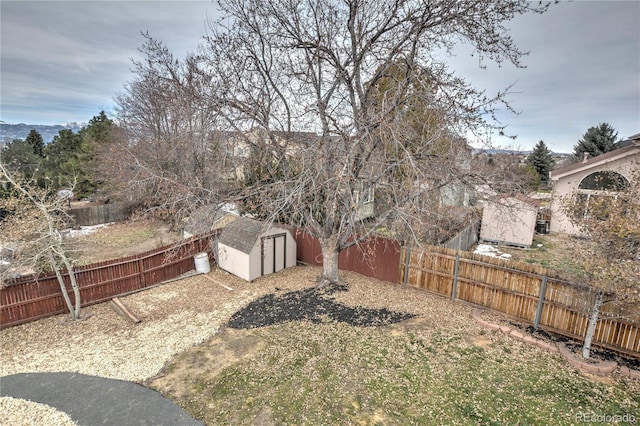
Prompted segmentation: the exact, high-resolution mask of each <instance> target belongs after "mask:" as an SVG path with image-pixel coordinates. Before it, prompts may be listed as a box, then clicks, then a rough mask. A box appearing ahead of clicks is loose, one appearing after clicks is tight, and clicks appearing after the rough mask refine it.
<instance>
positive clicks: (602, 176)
mask: <svg viewBox="0 0 640 426" xmlns="http://www.w3.org/2000/svg"><path fill="white" fill-rule="evenodd" d="M639 173H640V133H638V134H636V135H633V136H631V137H630V138H629V139H628V141H625V144H623V147H622V148H619V149H616V150H614V151H610V152H607V153H605V154H602V155H599V156H597V157H593V158H585V159H584V160H583V161H582V162H581V163H577V164H571V165H569V166H566V167H562V168H559V169H555V170H552V171H551V173H550V174H549V175H550V177H551V182H552V184H553V191H552V197H551V225H550V230H551V232H563V233H567V234H574V235H576V234H580V231H579V230H578V228H577V227H575V226H574V225H573V224H572V223H571V221H570V220H569V218H568V217H567V216H566V215H565V213H564V212H563V205H564V203H566V202H568V200H569V199H570V197H572V196H573V195H576V194H577V195H579V196H582V197H586V199H587V203H588V200H589V198H591V197H601V196H607V197H611V196H615V194H616V192H617V191H619V190H620V189H622V188H624V187H625V186H626V185H628V184H629V182H631V180H632V179H633V178H634V177H635V178H636V179H637V178H639V176H638V174H639Z"/></svg>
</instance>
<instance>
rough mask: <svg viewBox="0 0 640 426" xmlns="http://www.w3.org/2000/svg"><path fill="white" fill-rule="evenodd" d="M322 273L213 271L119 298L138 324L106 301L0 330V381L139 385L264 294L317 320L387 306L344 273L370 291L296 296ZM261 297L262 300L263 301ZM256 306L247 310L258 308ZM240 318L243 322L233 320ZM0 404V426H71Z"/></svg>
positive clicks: (34, 408) (56, 415)
mask: <svg viewBox="0 0 640 426" xmlns="http://www.w3.org/2000/svg"><path fill="white" fill-rule="evenodd" d="M320 273H321V270H320V268H317V267H297V268H291V269H288V270H285V271H281V272H280V273H278V274H275V275H271V276H268V277H263V278H261V279H258V280H256V281H255V282H253V283H247V282H245V281H243V280H241V279H239V278H237V277H235V276H233V275H230V274H228V273H226V272H224V271H222V270H220V269H216V268H214V269H213V270H212V271H211V273H209V274H208V275H206V276H203V275H197V276H193V277H189V278H185V279H181V280H177V281H174V282H171V283H166V284H163V285H160V286H158V287H155V288H152V289H149V290H145V291H142V292H139V293H135V294H132V295H129V296H126V297H122V298H121V300H122V301H123V302H124V303H125V305H126V306H127V307H128V308H129V310H130V311H131V312H132V313H133V314H134V315H135V316H137V317H138V318H140V319H141V320H142V322H140V323H138V324H134V323H132V322H130V321H128V320H126V319H124V318H123V317H121V316H119V315H118V314H117V313H116V312H115V311H114V310H113V309H112V308H111V305H110V303H102V304H99V305H93V306H89V307H86V308H84V309H83V311H82V319H81V320H80V321H71V320H70V319H69V318H68V316H67V315H58V316H55V317H50V318H45V319H42V320H38V321H34V322H31V323H28V324H23V325H19V326H15V327H10V328H8V329H5V330H2V331H0V359H2V363H1V364H0V376H6V375H10V374H17V373H27V372H38V373H42V372H77V373H82V374H87V375H94V376H101V377H106V378H112V379H119V380H127V381H132V382H137V383H141V382H143V381H144V380H147V379H149V378H152V377H155V376H156V375H157V374H158V373H159V372H160V371H161V370H162V369H163V367H164V366H165V365H166V364H167V363H168V362H169V361H170V360H171V358H172V357H173V356H174V355H176V354H179V353H181V352H183V351H185V350H186V349H188V348H190V347H192V346H194V345H197V344H199V343H202V342H203V341H206V340H208V339H210V338H211V337H212V336H214V335H215V334H216V333H217V332H218V331H219V329H220V328H221V327H222V326H223V325H224V324H226V323H227V322H228V321H229V320H230V318H231V317H232V316H233V315H234V313H237V312H239V311H241V310H242V308H244V307H247V306H248V305H249V304H250V303H251V302H252V301H255V303H262V306H264V303H265V302H267V303H268V302H269V300H270V299H269V298H270V297H272V296H267V295H270V294H272V293H275V294H280V295H282V294H283V293H284V295H283V296H279V297H278V298H277V299H278V300H279V301H280V302H281V303H282V302H287V301H289V302H291V301H292V300H293V299H299V298H300V297H302V298H303V300H305V301H306V302H307V304H308V305H309V306H312V305H314V304H315V303H316V302H319V303H320V304H319V306H320V308H321V309H324V310H325V311H323V312H316V313H315V314H318V315H342V316H343V317H344V316H345V315H346V316H347V317H349V316H350V315H352V314H354V313H355V312H356V311H354V310H349V308H348V307H347V306H348V305H350V306H353V307H355V306H360V305H362V306H369V307H370V308H372V309H383V308H384V305H381V304H380V303H381V300H382V301H383V302H382V303H384V299H388V298H387V297H384V292H372V291H371V290H372V289H373V288H377V289H378V290H380V289H379V286H378V285H371V280H369V279H368V278H365V277H361V276H359V275H357V274H351V273H345V274H344V277H345V278H346V281H347V282H349V281H351V282H354V283H356V282H357V283H361V284H362V283H369V285H368V286H367V285H366V284H362V285H358V286H354V287H357V288H358V289H359V290H358V291H349V292H344V291H337V292H336V290H340V289H333V290H330V291H328V292H326V291H325V292H324V293H323V296H322V297H321V296H316V295H313V293H312V294H311V295H309V294H306V295H305V293H303V292H299V290H303V289H307V288H309V287H312V286H313V285H314V283H315V279H316V278H317V276H318V275H319V274H320ZM363 286H364V287H363ZM226 287H229V288H232V290H228V289H227V288H226ZM384 287H388V289H387V290H386V291H389V290H391V291H392V289H395V288H397V286H391V285H387V286H384ZM367 288H368V290H367ZM386 291H385V292H386ZM334 292H336V294H335V295H332V297H331V299H332V300H333V299H334V298H335V299H337V300H338V302H339V303H332V302H331V301H329V300H327V299H325V298H324V296H325V295H327V293H334ZM407 294H412V292H411V291H409V292H408V293H407ZM262 296H266V298H262V299H261V297H262ZM381 296H382V297H381ZM396 296H397V295H396ZM316 299H317V300H316ZM255 303H254V304H253V305H250V306H256V305H255ZM396 303H398V301H396ZM400 304H401V305H404V306H410V304H411V302H410V300H407V301H406V303H400ZM279 308H280V309H275V310H274V309H272V310H271V312H272V313H273V312H276V313H278V312H283V311H282V308H286V304H285V305H281V306H280V307H279ZM244 312H245V319H246V311H244ZM254 312H257V311H254ZM332 312H333V314H332ZM345 312H346V314H345ZM357 312H359V313H360V314H362V315H364V316H363V317H362V318H365V319H366V318H367V315H370V314H371V311H367V310H360V311H357ZM380 312H383V313H385V314H388V315H389V318H390V321H397V320H399V319H401V318H402V315H401V316H400V317H398V318H396V319H394V317H393V316H394V315H395V313H393V312H389V311H385V310H382V311H380ZM315 314H314V315H315ZM374 316H375V315H374ZM258 317H261V316H260V315H259V316H258ZM276 317H277V315H276ZM237 318H240V317H238V316H237V315H236V319H237ZM293 319H296V318H284V317H278V318H276V320H277V322H280V321H284V320H293ZM255 320H256V318H253V321H255ZM267 320H268V321H272V320H273V318H271V319H267ZM372 325H375V324H372ZM253 326H259V325H257V324H254V325H253ZM0 403H1V404H2V405H1V408H2V412H3V413H4V414H3V416H10V418H7V417H1V418H0V424H12V425H14V424H16V425H18V424H33V425H40V424H42V425H55V424H73V423H72V422H71V423H65V422H68V421H69V419H68V417H67V416H66V415H65V414H64V413H60V412H57V411H56V410H54V409H52V408H51V407H46V406H44V408H45V410H48V411H43V405H42V404H36V403H32V402H29V401H24V400H16V399H11V398H1V399H0ZM56 422H58V423H56Z"/></svg>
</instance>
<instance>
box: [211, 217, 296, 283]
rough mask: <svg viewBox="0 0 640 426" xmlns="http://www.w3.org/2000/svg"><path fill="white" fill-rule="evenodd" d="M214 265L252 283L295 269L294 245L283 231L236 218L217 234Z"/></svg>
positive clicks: (243, 218) (252, 220) (257, 222)
mask: <svg viewBox="0 0 640 426" xmlns="http://www.w3.org/2000/svg"><path fill="white" fill-rule="evenodd" d="M217 261H218V266H220V267H221V268H222V269H224V270H225V271H228V272H231V273H232V274H234V275H236V276H238V277H240V278H243V279H245V280H247V281H253V280H255V279H256V278H259V277H261V276H263V275H268V274H271V273H274V272H278V271H280V270H282V269H284V268H289V267H291V266H295V265H296V241H295V240H294V238H293V235H292V234H291V232H290V231H289V230H287V229H285V228H282V227H278V226H269V225H267V224H265V223H262V222H259V221H257V220H254V219H249V218H246V217H239V218H237V219H236V220H234V221H233V222H231V223H228V224H227V225H226V226H225V227H224V229H223V231H222V233H221V234H220V237H219V238H218V242H217Z"/></svg>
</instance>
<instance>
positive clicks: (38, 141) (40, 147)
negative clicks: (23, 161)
mask: <svg viewBox="0 0 640 426" xmlns="http://www.w3.org/2000/svg"><path fill="white" fill-rule="evenodd" d="M26 141H27V143H28V144H29V145H31V147H32V148H33V153H34V154H36V155H37V156H38V157H44V140H43V139H42V135H41V134H40V133H38V131H37V130H33V129H32V130H31V131H30V132H29V135H28V136H27V139H26Z"/></svg>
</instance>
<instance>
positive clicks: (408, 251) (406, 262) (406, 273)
mask: <svg viewBox="0 0 640 426" xmlns="http://www.w3.org/2000/svg"><path fill="white" fill-rule="evenodd" d="M405 256H406V258H405V260H404V283H403V284H404V286H405V287H406V286H407V282H408V280H409V258H410V257H411V249H410V248H409V246H408V245H407V246H406V250H405Z"/></svg>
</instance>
